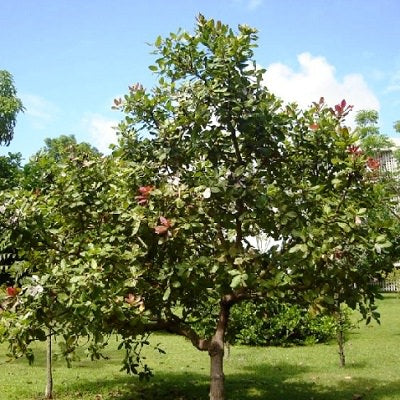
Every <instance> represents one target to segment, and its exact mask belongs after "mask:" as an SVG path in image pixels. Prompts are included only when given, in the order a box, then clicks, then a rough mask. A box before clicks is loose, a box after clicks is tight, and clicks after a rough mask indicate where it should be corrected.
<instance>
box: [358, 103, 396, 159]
mask: <svg viewBox="0 0 400 400" xmlns="http://www.w3.org/2000/svg"><path fill="white" fill-rule="evenodd" d="M378 120H379V114H378V111H376V110H360V111H358V112H357V114H356V117H355V122H356V124H357V127H356V131H357V134H358V135H359V136H360V139H361V147H362V149H363V151H364V152H365V153H366V154H367V155H368V156H371V157H377V156H378V154H379V152H380V151H382V150H387V149H389V148H391V147H393V146H394V144H393V142H392V141H391V140H390V139H389V138H388V136H386V135H384V134H382V133H380V132H379V127H378Z"/></svg>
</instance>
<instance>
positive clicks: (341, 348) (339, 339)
mask: <svg viewBox="0 0 400 400" xmlns="http://www.w3.org/2000/svg"><path fill="white" fill-rule="evenodd" d="M337 342H338V345H339V360H340V366H341V367H344V366H345V365H346V358H345V355H344V332H343V328H342V326H339V330H338V333H337Z"/></svg>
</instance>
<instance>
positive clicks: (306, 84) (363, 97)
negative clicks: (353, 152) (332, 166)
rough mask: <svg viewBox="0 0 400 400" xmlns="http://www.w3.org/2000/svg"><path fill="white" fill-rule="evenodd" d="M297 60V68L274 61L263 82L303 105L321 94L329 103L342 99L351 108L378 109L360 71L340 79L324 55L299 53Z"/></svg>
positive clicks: (280, 94) (375, 100)
mask: <svg viewBox="0 0 400 400" xmlns="http://www.w3.org/2000/svg"><path fill="white" fill-rule="evenodd" d="M297 60H298V63H299V68H298V70H293V69H292V68H290V67H288V66H287V65H285V64H282V63H274V64H271V65H270V66H269V67H267V72H266V73H265V74H264V82H265V84H266V86H267V87H268V88H269V90H270V91H271V92H272V93H274V94H276V95H277V96H278V97H280V98H282V99H283V100H284V101H287V102H296V103H297V104H298V105H299V106H300V107H302V108H305V107H308V106H310V105H311V103H312V102H313V101H318V100H319V99H320V97H324V98H325V101H326V103H327V104H328V105H331V106H333V105H335V104H337V103H339V102H340V101H341V100H342V99H345V100H346V101H347V104H351V105H354V110H361V109H375V110H379V101H378V99H377V97H376V96H375V95H374V93H373V92H372V91H371V89H369V88H368V85H367V83H366V82H365V80H364V78H363V76H362V75H361V74H348V75H345V76H344V77H343V79H342V80H340V79H338V78H337V77H336V76H335V67H334V66H333V65H331V64H329V63H328V61H327V60H326V59H325V58H324V57H321V56H313V55H311V54H310V53H302V54H299V55H298V56H297ZM354 115H355V112H352V113H351V114H350V116H349V119H348V121H347V122H348V124H350V125H352V124H353V123H354V122H353V120H354Z"/></svg>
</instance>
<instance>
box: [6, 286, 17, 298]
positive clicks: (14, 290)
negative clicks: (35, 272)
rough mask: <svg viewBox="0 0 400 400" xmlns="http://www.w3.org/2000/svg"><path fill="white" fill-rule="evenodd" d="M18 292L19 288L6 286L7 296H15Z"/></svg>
mask: <svg viewBox="0 0 400 400" xmlns="http://www.w3.org/2000/svg"><path fill="white" fill-rule="evenodd" d="M19 292H20V289H18V288H15V287H8V288H7V296H9V297H15V296H17V295H18V293H19Z"/></svg>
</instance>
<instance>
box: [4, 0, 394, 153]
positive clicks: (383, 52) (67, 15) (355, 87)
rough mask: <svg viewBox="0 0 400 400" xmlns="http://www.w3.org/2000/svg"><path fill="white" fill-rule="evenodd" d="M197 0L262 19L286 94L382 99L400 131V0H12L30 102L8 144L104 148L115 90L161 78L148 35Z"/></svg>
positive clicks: (385, 117)
mask: <svg viewBox="0 0 400 400" xmlns="http://www.w3.org/2000/svg"><path fill="white" fill-rule="evenodd" d="M199 12H201V13H202V14H204V15H205V16H206V17H209V18H214V19H220V20H222V21H223V22H224V23H228V24H229V25H231V26H232V27H234V28H235V27H236V26H237V25H238V24H241V23H245V24H248V25H251V26H253V27H255V28H257V29H258V30H259V42H258V44H259V48H258V49H257V50H256V56H255V58H256V61H257V63H258V64H260V65H261V66H262V67H264V68H266V69H267V73H266V75H265V79H264V80H265V83H266V85H267V86H268V87H269V88H270V90H271V91H273V92H274V93H276V94H277V95H279V96H280V97H282V98H283V99H284V100H286V101H297V102H298V103H299V104H300V105H301V106H307V105H308V104H310V103H311V102H312V101H313V100H318V99H319V97H320V96H324V97H325V98H326V99H327V100H328V102H329V103H330V104H332V105H333V104H336V103H337V102H339V101H340V100H342V99H343V98H345V99H346V100H348V102H349V103H351V104H354V106H355V108H356V109H363V108H374V109H378V110H379V113H380V127H381V131H382V132H383V133H386V134H387V135H389V136H392V137H398V135H396V134H395V132H394V130H393V128H392V125H393V122H394V121H396V120H399V119H400V46H399V40H400V24H399V23H398V18H399V16H400V1H398V0H379V1H375V0H346V1H344V0H198V1H194V0H168V1H167V0H164V1H163V0H148V1H139V0H138V1H134V0H113V1H111V0H108V1H106V0H87V1H82V0H18V1H6V0H3V1H1V2H0V35H1V38H2V40H1V41H0V69H6V70H8V71H9V72H11V73H12V74H13V76H14V80H15V85H16V87H17V90H18V95H19V96H20V97H21V98H22V100H23V102H24V105H25V107H26V111H25V113H24V114H23V115H20V116H19V118H18V123H17V127H16V129H15V138H14V140H13V142H12V144H11V145H10V146H9V147H2V148H0V154H6V153H7V152H8V151H13V152H17V151H20V152H21V153H22V154H23V156H24V157H25V159H27V158H28V157H29V156H30V155H32V154H33V153H34V152H35V151H37V150H38V149H39V148H40V147H42V146H43V141H44V139H45V138H46V137H56V136H58V135H60V134H74V135H75V136H76V137H77V139H78V140H79V141H83V140H84V141H89V142H91V143H92V144H93V145H95V146H97V147H98V148H99V149H101V150H105V149H106V148H107V146H108V144H109V143H110V142H111V141H113V140H115V135H114V131H113V129H112V128H111V127H112V126H115V125H116V124H117V123H118V121H119V120H120V119H121V118H122V115H120V114H119V113H117V112H115V111H111V103H112V100H113V99H114V98H115V97H119V96H121V95H123V94H124V93H126V92H127V88H128V85H131V84H132V83H136V82H141V83H142V84H144V85H145V86H146V87H150V86H152V85H153V84H154V82H155V76H154V75H152V73H151V72H150V71H149V69H148V65H150V64H151V63H152V60H153V58H152V55H151V54H150V52H151V47H150V46H149V45H148V44H147V43H150V42H153V41H154V40H155V39H156V37H157V36H158V35H159V34H161V35H163V36H165V35H167V34H168V33H169V32H174V31H176V30H177V29H178V28H179V27H181V28H183V29H185V30H188V31H192V30H193V28H194V25H195V17H196V15H197V14H198V13H199ZM349 123H350V124H351V123H352V121H351V120H350V121H349Z"/></svg>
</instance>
